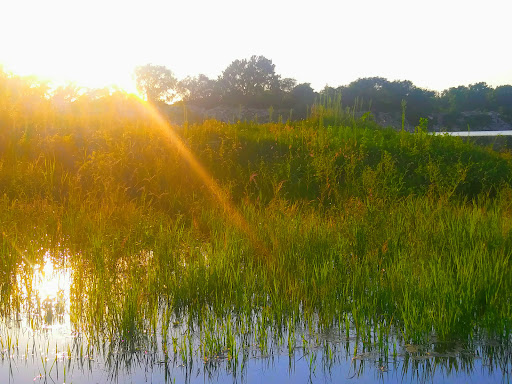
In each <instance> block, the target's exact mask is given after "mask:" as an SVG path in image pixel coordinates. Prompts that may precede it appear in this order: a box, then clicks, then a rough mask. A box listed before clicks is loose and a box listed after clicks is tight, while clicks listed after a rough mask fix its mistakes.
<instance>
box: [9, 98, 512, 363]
mask: <svg viewBox="0 0 512 384" xmlns="http://www.w3.org/2000/svg"><path fill="white" fill-rule="evenodd" d="M108 100H109V103H110V104H109V103H107V102H106V101H103V102H102V104H99V105H94V104H91V103H90V102H87V103H86V102H82V103H83V105H81V104H77V105H75V107H76V108H74V109H73V108H69V109H66V110H64V111H61V110H58V109H57V108H56V107H54V106H53V107H52V106H48V105H47V106H44V108H43V107H41V109H40V110H38V109H33V111H32V112H29V111H26V113H24V114H23V115H19V116H16V115H12V114H10V115H9V114H6V113H4V114H2V124H3V126H2V131H1V133H0V155H1V157H0V227H1V231H2V240H1V248H0V252H1V255H2V257H1V258H0V263H1V265H0V292H1V303H0V311H1V313H2V314H3V315H4V316H6V315H9V314H12V313H15V312H17V311H22V309H23V308H24V306H27V305H31V304H28V302H27V301H26V300H25V297H26V292H30V289H29V288H30V287H29V286H30V278H29V277H28V276H30V273H31V266H33V265H35V264H41V263H43V258H44V256H45V255H48V252H49V255H50V257H51V258H52V259H53V260H54V264H55V265H57V266H59V265H60V266H67V267H71V268H72V270H73V272H72V280H73V284H72V287H71V295H72V302H71V318H72V321H73V322H74V323H75V324H77V326H79V327H82V328H83V329H85V330H88V331H90V334H91V335H94V334H96V335H104V336H105V335H106V336H108V337H111V338H112V337H114V336H115V335H118V334H122V335H124V337H127V336H129V335H130V334H131V335H134V334H137V330H139V331H140V330H141V329H143V328H146V327H148V326H149V327H150V328H151V327H152V324H153V325H154V327H153V330H154V329H155V328H156V324H157V323H159V322H163V324H164V328H163V334H164V336H166V337H167V335H168V333H167V332H170V330H172V329H173V328H172V327H173V324H174V322H176V323H182V322H183V321H185V323H188V324H189V326H190V327H191V326H193V325H194V324H195V325H194V326H198V327H199V330H200V334H201V337H200V341H199V343H200V345H201V348H203V349H202V350H201V351H202V352H201V353H204V354H205V355H211V354H212V353H214V352H215V351H217V352H218V351H219V350H230V351H233V349H234V344H233V340H234V336H233V335H236V336H237V337H243V334H244V332H249V331H250V332H251V334H253V335H254V338H255V340H256V342H258V343H260V344H261V346H262V348H264V347H265V343H266V341H265V340H267V335H268V334H269V333H273V334H276V335H281V337H284V336H283V335H285V336H286V337H287V343H288V345H292V343H294V341H293V338H294V336H293V335H294V334H293V329H294V327H296V326H298V325H301V326H303V327H305V328H306V329H307V328H308V327H314V328H315V329H319V330H326V329H329V328H331V327H337V328H340V329H342V330H344V331H346V332H347V333H348V332H350V330H353V329H355V330H356V331H357V333H358V334H360V335H361V337H363V338H372V337H377V336H378V337H379V340H380V339H382V340H385V339H386V338H387V335H389V334H390V333H392V334H393V335H398V336H399V337H400V338H402V339H403V340H404V341H405V342H408V341H416V342H418V341H422V340H423V341H424V340H427V339H429V338H431V337H433V336H435V337H436V338H441V339H453V338H457V339H466V340H471V339H472V338H474V337H479V336H486V335H490V336H492V337H498V338H505V339H508V338H509V336H510V330H511V326H512V312H511V311H512V310H511V308H512V306H511V305H510V300H511V293H510V292H512V276H511V269H510V263H511V260H510V256H511V252H512V232H511V230H510V229H511V225H512V188H511V177H512V162H511V156H510V153H509V152H505V151H504V152H499V153H498V152H495V151H493V150H492V149H490V148H487V147H481V146H475V145H473V144H472V143H471V142H468V141H463V140H462V139H460V138H456V137H440V136H430V135H427V134H425V133H423V132H422V131H421V129H419V130H418V131H417V132H416V133H415V134H410V133H407V132H396V131H393V130H390V129H382V128H379V127H377V126H375V125H374V124H373V123H372V122H371V121H366V120H365V119H363V120H355V119H354V118H351V117H350V114H348V113H343V112H342V111H339V110H334V109H333V108H329V106H328V105H325V106H324V107H322V108H320V107H319V108H317V109H316V110H315V111H314V112H313V114H312V115H311V117H310V119H308V120H306V121H301V122H293V123H290V122H288V123H270V124H257V123H253V122H239V123H237V124H225V123H220V122H217V121H205V122H204V123H202V124H199V125H193V126H189V125H185V126H183V127H173V126H171V125H169V124H167V123H166V122H165V121H164V120H165V119H162V118H161V117H158V116H157V115H155V114H154V112H151V110H150V109H147V108H146V107H143V106H142V105H141V104H139V103H138V102H136V101H134V100H127V99H125V98H121V99H116V98H115V97H111V98H110V99H108ZM100 107H101V108H100ZM107 107H108V108H107ZM128 112H129V113H128ZM182 144H183V146H182ZM183 148H188V149H189V150H190V154H191V156H190V157H187V156H188V154H189V152H188V150H187V149H183ZM196 160H197V163H196ZM198 164H199V165H198ZM48 250H49V251H48ZM22 287H25V290H23V289H22ZM219 329H222V332H220V331H219ZM212 335H217V336H215V337H213V336H212ZM229 335H231V336H229ZM184 340H186V338H185V339H184ZM182 342H185V341H178V340H176V341H175V340H174V339H172V340H169V345H168V348H172V346H173V345H174V346H175V345H176V343H182ZM166 345H167V344H166ZM166 348H167V347H166ZM175 348H176V347H175ZM181 350H183V349H181ZM203 350H204V351H203Z"/></svg>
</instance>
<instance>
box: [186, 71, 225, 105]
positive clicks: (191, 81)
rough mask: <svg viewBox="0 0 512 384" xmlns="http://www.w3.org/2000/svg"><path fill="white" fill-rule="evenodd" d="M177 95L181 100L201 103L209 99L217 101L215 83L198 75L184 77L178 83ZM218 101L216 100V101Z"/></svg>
mask: <svg viewBox="0 0 512 384" xmlns="http://www.w3.org/2000/svg"><path fill="white" fill-rule="evenodd" d="M177 88H178V93H179V94H180V96H181V97H182V99H183V100H187V101H201V100H206V99H210V101H213V100H212V99H215V100H217V99H218V98H219V97H218V92H217V81H216V80H212V79H210V78H208V76H206V75H203V74H200V75H199V76H197V77H190V76H188V77H186V78H184V79H183V80H181V81H180V82H179V83H178V87H177ZM217 101H218V100H217Z"/></svg>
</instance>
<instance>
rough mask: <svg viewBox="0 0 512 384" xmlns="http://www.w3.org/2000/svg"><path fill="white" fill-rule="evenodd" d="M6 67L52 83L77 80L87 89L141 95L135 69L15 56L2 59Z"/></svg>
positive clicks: (77, 84)
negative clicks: (108, 89)
mask: <svg viewBox="0 0 512 384" xmlns="http://www.w3.org/2000/svg"><path fill="white" fill-rule="evenodd" d="M0 67H3V70H4V71H6V72H8V73H12V74H13V75H16V76H31V77H36V78H37V79H39V80H41V81H43V82H47V83H49V84H50V85H51V86H52V87H59V86H65V85H67V84H74V85H76V86H77V87H79V88H83V89H102V88H115V89H119V90H121V91H124V92H126V93H129V94H135V95H138V96H140V95H139V93H138V91H137V88H136V84H135V79H134V77H133V70H131V69H130V68H125V69H124V71H123V70H119V69H117V70H116V68H111V67H108V66H106V67H103V68H98V66H97V65H95V64H94V63H88V62H87V61H86V62H84V63H81V64H80V65H74V66H68V65H66V63H65V62H61V63H60V64H59V63H58V62H57V63H55V62H52V63H45V62H40V63H37V64H34V63H32V62H31V61H29V60H11V61H5V60H4V61H3V62H0Z"/></svg>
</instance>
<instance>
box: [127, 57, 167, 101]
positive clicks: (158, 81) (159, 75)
mask: <svg viewBox="0 0 512 384" xmlns="http://www.w3.org/2000/svg"><path fill="white" fill-rule="evenodd" d="M135 77H136V82H137V89H138V91H139V92H140V93H141V94H144V95H145V96H146V99H147V101H149V102H151V103H153V104H156V103H159V102H164V103H169V102H172V101H173V100H174V99H175V97H176V86H177V80H176V78H175V77H174V74H173V73H172V71H171V70H169V69H168V68H166V67H164V66H162V65H153V64H146V65H143V66H139V67H137V68H135Z"/></svg>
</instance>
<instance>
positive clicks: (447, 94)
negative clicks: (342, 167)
mask: <svg viewBox="0 0 512 384" xmlns="http://www.w3.org/2000/svg"><path fill="white" fill-rule="evenodd" d="M136 77H137V83H138V88H139V90H140V92H141V94H144V95H146V97H147V99H148V100H150V101H152V102H153V103H158V102H160V103H162V102H165V101H168V100H170V99H172V96H173V95H174V96H175V95H176V94H177V95H179V97H180V98H181V99H182V100H183V101H184V102H186V103H187V104H188V105H195V106H200V107H205V108H213V107H217V106H234V107H239V106H241V105H243V106H246V107H256V108H269V107H272V108H275V109H278V110H291V111H292V112H293V113H292V115H293V116H294V118H295V119H301V118H306V117H308V111H309V109H308V108H309V107H310V106H311V105H312V104H313V103H314V102H315V100H316V101H317V102H318V100H320V99H322V100H326V99H329V98H330V99H333V100H334V99H336V98H337V97H339V96H340V95H341V97H342V100H343V104H344V105H345V106H346V107H349V108H351V109H355V110H356V111H358V112H371V113H372V115H373V116H379V115H385V116H387V117H388V118H389V117H391V118H392V120H396V122H398V123H396V122H395V128H398V127H400V123H399V121H400V116H402V127H403V126H404V119H407V121H408V122H409V123H410V124H411V126H412V127H414V126H415V125H418V124H420V121H421V120H420V119H421V118H426V117H428V120H427V121H428V126H429V128H430V129H431V128H433V127H434V126H437V127H441V128H443V129H444V130H446V129H448V130H453V129H456V130H461V129H462V130H465V129H466V128H467V127H468V126H470V127H471V129H473V130H475V129H476V130H478V129H480V128H482V127H485V126H487V125H488V124H490V123H491V122H492V118H491V116H490V115H489V114H488V113H489V112H490V111H492V112H495V113H499V116H500V118H501V119H503V120H504V121H505V122H508V123H512V85H502V86H498V87H496V88H492V87H489V86H488V85H487V84H486V83H484V82H480V83H476V84H470V85H469V86H458V87H452V88H449V89H446V90H444V91H442V92H434V91H431V90H428V89H423V88H420V87H417V86H415V85H414V84H413V83H412V82H411V81H409V80H395V81H389V80H387V79H385V78H382V77H368V78H362V79H357V80H355V81H353V82H351V83H350V84H348V85H344V86H338V87H331V86H325V88H324V89H322V90H321V91H320V92H315V91H314V90H313V88H311V84H310V83H302V84H297V81H296V80H295V79H291V78H282V77H281V75H279V74H277V73H276V71H275V65H274V64H273V63H272V60H269V59H267V58H265V57H263V56H252V57H251V58H250V59H243V60H235V61H233V62H232V63H231V64H230V65H229V66H228V67H227V68H226V69H225V70H224V71H223V73H222V74H221V75H220V76H219V77H218V78H217V79H210V78H208V77H207V76H206V75H203V74H200V75H198V76H196V77H190V76H188V77H186V78H185V79H182V80H181V81H177V80H176V79H175V78H174V76H173V75H172V72H171V71H170V70H169V69H167V68H165V67H162V66H154V65H151V64H148V65H145V66H141V67H138V68H137V70H136ZM402 103H406V104H407V109H406V111H405V113H404V114H402V112H403V104H402ZM467 112H471V113H473V114H474V115H475V116H474V117H473V118H469V119H468V116H467V114H465V113H467ZM270 120H272V119H270ZM382 120H383V119H382V118H381V119H380V121H381V122H382ZM383 124H384V125H389V124H390V122H389V121H386V122H384V123H383ZM391 125H392V124H391Z"/></svg>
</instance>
